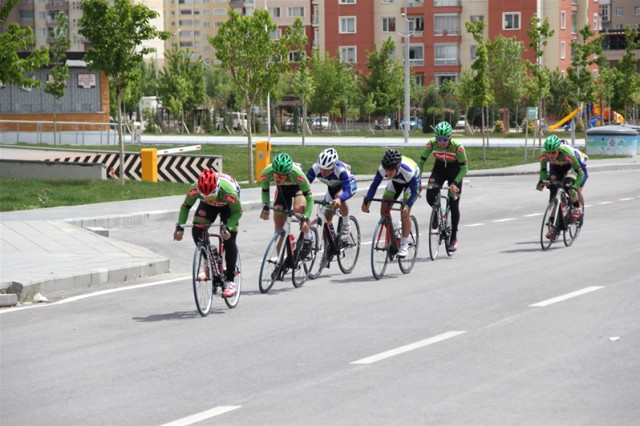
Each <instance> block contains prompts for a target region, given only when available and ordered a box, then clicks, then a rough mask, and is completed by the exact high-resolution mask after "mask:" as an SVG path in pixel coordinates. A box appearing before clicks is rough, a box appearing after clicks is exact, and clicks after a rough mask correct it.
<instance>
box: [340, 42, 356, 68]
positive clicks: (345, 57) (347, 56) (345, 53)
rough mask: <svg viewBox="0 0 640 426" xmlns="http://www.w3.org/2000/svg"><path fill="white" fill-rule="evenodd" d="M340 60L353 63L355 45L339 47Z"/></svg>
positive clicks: (354, 59)
mask: <svg viewBox="0 0 640 426" xmlns="http://www.w3.org/2000/svg"><path fill="white" fill-rule="evenodd" d="M340 62H346V63H348V64H355V62H356V47H355V46H346V47H340Z"/></svg>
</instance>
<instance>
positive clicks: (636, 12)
mask: <svg viewBox="0 0 640 426" xmlns="http://www.w3.org/2000/svg"><path fill="white" fill-rule="evenodd" d="M633 14H634V15H635V16H640V6H634V7H633Z"/></svg>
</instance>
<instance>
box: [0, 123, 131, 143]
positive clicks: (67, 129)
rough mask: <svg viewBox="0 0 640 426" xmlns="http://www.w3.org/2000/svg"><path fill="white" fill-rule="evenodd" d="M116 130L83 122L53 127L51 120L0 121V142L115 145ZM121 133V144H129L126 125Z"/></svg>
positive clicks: (109, 124)
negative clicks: (122, 137) (125, 142)
mask: <svg viewBox="0 0 640 426" xmlns="http://www.w3.org/2000/svg"><path fill="white" fill-rule="evenodd" d="M54 127H55V137H56V140H54ZM116 127H117V124H116V123H95V122H86V121H56V122H55V124H54V122H53V121H30V120H0V143H17V142H26V143H33V144H36V143H41V144H51V145H60V144H64V145H117V144H118V132H117V128H116ZM123 132H124V136H125V141H130V140H131V130H130V129H129V128H128V126H123Z"/></svg>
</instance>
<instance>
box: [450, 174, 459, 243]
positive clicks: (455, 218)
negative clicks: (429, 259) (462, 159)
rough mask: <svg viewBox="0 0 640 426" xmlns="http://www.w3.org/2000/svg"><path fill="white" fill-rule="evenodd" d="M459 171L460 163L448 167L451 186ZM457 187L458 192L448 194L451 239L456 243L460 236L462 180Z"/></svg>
mask: <svg viewBox="0 0 640 426" xmlns="http://www.w3.org/2000/svg"><path fill="white" fill-rule="evenodd" d="M459 172H460V165H459V164H454V165H450V166H449V167H448V170H447V182H448V184H449V186H451V183H453V181H454V180H455V178H456V176H457V175H458V173H459ZM457 187H458V189H459V190H460V191H459V192H458V193H457V194H452V193H451V192H449V193H448V194H447V196H448V198H449V209H450V214H451V241H452V242H454V243H455V241H456V240H457V238H458V237H457V236H458V224H459V223H460V196H461V195H462V182H457Z"/></svg>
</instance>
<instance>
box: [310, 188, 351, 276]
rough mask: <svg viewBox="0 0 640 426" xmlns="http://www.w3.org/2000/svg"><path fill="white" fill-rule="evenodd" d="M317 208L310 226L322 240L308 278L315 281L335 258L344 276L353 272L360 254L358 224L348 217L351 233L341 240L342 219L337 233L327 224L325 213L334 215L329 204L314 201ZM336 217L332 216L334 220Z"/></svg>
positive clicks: (319, 242) (333, 210)
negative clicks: (315, 215)
mask: <svg viewBox="0 0 640 426" xmlns="http://www.w3.org/2000/svg"><path fill="white" fill-rule="evenodd" d="M315 204H316V205H317V206H318V209H317V217H316V219H315V220H314V221H313V223H312V226H313V227H314V228H315V229H317V230H318V231H317V233H318V235H320V232H322V238H320V239H319V240H318V245H317V251H316V255H315V258H316V260H315V262H314V263H313V267H312V269H311V272H310V273H309V278H311V279H315V278H317V277H319V276H320V273H321V272H322V270H323V269H324V268H329V266H330V265H331V261H332V260H333V259H334V258H335V259H336V260H337V261H338V267H339V268H340V270H341V271H342V272H343V273H344V274H349V273H351V272H352V271H353V269H354V268H355V266H356V262H357V261H358V255H359V254H360V224H359V223H358V220H357V219H356V218H355V217H354V216H349V222H350V224H351V231H350V233H349V238H348V239H342V238H341V235H342V226H343V224H342V217H340V219H339V221H338V232H337V233H336V232H335V231H334V228H333V227H332V226H330V225H329V224H328V223H327V217H326V212H327V211H332V212H334V213H336V209H333V208H331V202H330V201H325V200H316V201H315ZM335 217H338V216H337V215H334V218H335Z"/></svg>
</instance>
